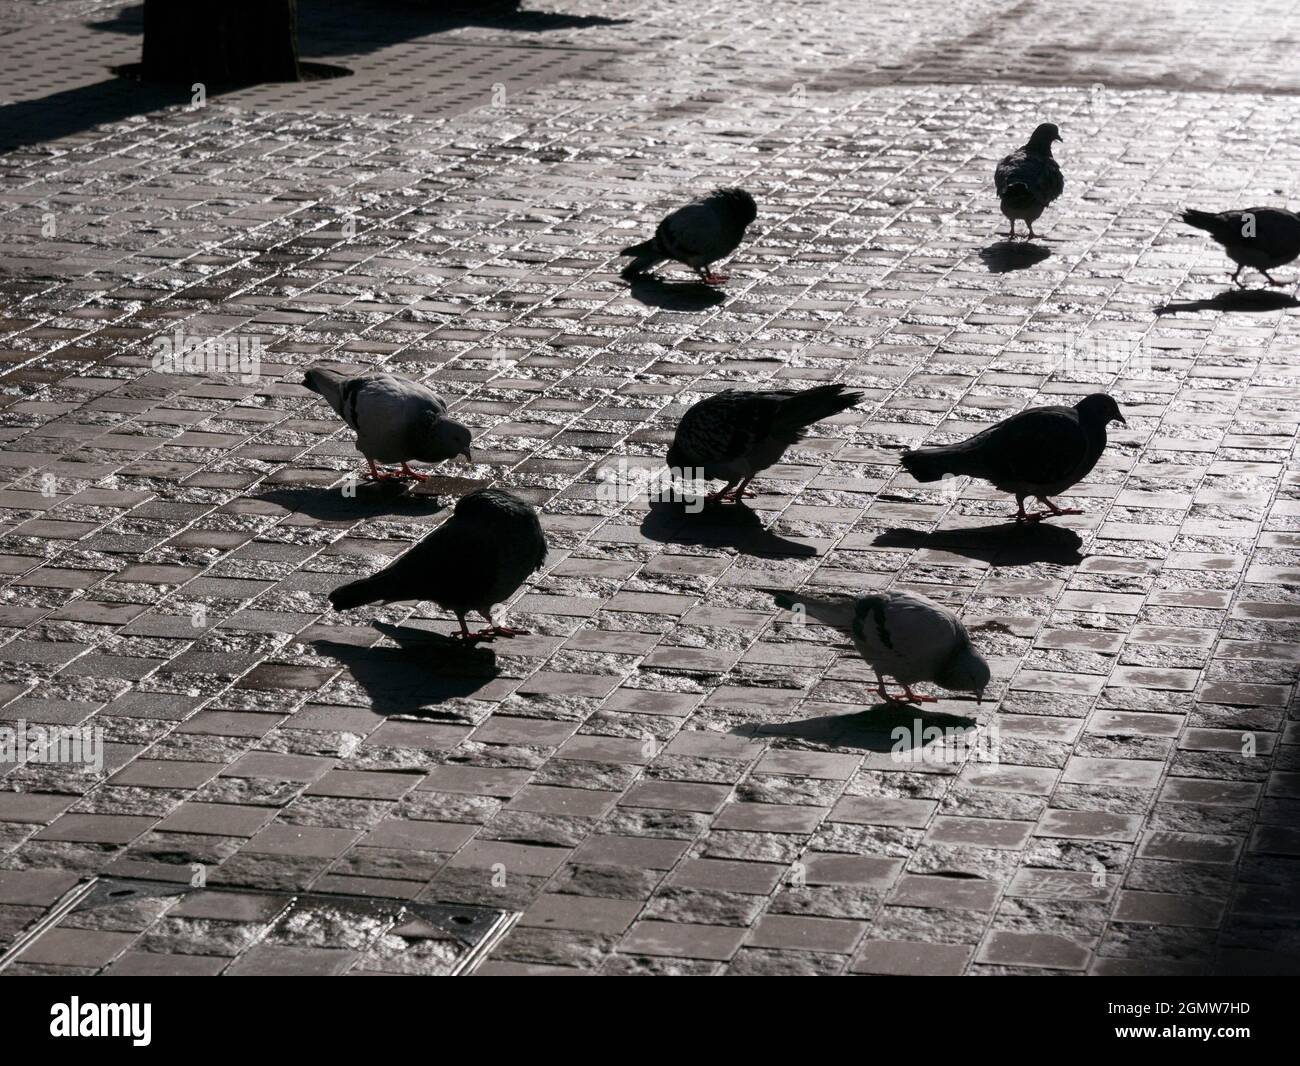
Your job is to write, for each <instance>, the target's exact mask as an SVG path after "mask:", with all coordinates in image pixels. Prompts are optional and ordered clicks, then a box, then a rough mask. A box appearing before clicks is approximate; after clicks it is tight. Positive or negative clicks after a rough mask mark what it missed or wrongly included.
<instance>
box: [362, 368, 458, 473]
mask: <svg viewBox="0 0 1300 1066" xmlns="http://www.w3.org/2000/svg"><path fill="white" fill-rule="evenodd" d="M356 380H357V385H356V387H355V388H353V387H352V386H353V382H348V383H347V384H345V385H344V389H343V418H344V420H345V421H346V422H347V423H348V425H350V426H351V427H352V428H353V429H355V430H356V431H357V447H358V448H359V449H360V450H361V452H362V453H363V454H365V455H373V456H374V457H375V458H380V459H385V460H386V461H389V462H395V461H397V460H399V459H409V458H410V457H411V456H410V455H409V454H407V452H408V448H407V442H408V441H409V440H410V439H411V438H412V437H414V436H416V435H417V434H418V433H419V432H420V430H421V429H422V428H423V427H424V426H426V425H427V423H428V420H429V417H430V416H431V415H432V416H433V417H435V418H441V417H442V416H443V415H445V414H446V413H447V405H446V404H445V403H444V402H443V401H442V399H441V397H439V396H438V394H437V393H435V392H434V391H433V390H432V389H429V388H427V387H426V386H424V385H421V384H420V383H419V382H416V381H408V380H407V379H406V378H400V377H396V376H395V375H392V374H376V375H373V376H371V377H366V378H359V379H356Z"/></svg>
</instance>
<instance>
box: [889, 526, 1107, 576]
mask: <svg viewBox="0 0 1300 1066" xmlns="http://www.w3.org/2000/svg"><path fill="white" fill-rule="evenodd" d="M872 545H873V547H877V548H931V549H933V550H935V551H944V552H951V553H952V554H953V555H963V556H965V557H966V558H967V559H978V560H980V561H982V562H986V563H988V564H989V565H990V566H992V567H995V568H996V567H999V566H1026V565H1029V564H1032V563H1055V564H1058V565H1060V566H1078V565H1079V564H1080V563H1082V562H1083V553H1082V552H1081V551H1080V549H1081V548H1082V547H1083V540H1082V538H1080V536H1079V534H1078V533H1076V532H1075V531H1074V530H1072V529H1067V528H1066V527H1065V526H1054V525H1051V524H1050V523H1048V522H1034V523H1032V524H1027V525H1017V524H1016V523H1015V522H1004V523H1002V524H1000V525H996V526H970V527H967V528H962V529H936V530H934V531H932V532H925V531H923V530H919V529H887V530H885V531H884V532H882V533H880V534H878V535H877V536H876V539H875V540H873V541H872Z"/></svg>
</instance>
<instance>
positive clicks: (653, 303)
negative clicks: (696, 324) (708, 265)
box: [624, 274, 727, 311]
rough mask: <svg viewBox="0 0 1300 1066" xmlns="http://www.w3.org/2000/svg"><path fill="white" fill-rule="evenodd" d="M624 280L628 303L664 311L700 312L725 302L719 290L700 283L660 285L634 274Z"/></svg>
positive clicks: (652, 278)
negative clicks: (640, 304)
mask: <svg viewBox="0 0 1300 1066" xmlns="http://www.w3.org/2000/svg"><path fill="white" fill-rule="evenodd" d="M624 280H625V281H627V282H628V285H629V289H630V291H631V295H632V299H634V300H636V301H638V302H639V303H643V304H645V305H646V306H647V307H660V308H663V309H664V310H665V311H703V310H705V309H706V308H709V307H717V306H718V304H720V303H722V302H723V301H724V300H725V299H726V298H727V297H726V295H725V294H724V293H723V292H722V291H721V290H719V289H718V288H716V287H715V286H712V285H705V284H704V283H703V282H702V281H664V279H663V278H658V277H655V276H654V275H653V274H637V275H635V276H632V277H628V278H625V279H624Z"/></svg>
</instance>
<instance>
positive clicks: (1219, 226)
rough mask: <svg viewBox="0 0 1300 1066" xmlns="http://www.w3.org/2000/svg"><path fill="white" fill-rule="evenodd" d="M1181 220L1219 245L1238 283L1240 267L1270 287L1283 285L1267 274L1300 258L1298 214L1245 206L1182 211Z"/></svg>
mask: <svg viewBox="0 0 1300 1066" xmlns="http://www.w3.org/2000/svg"><path fill="white" fill-rule="evenodd" d="M1183 221H1184V222H1186V223H1187V224H1188V225H1189V226H1195V227H1196V228H1197V229H1203V230H1205V231H1206V232H1207V233H1208V234H1209V235H1210V236H1211V237H1213V238H1214V239H1215V240H1216V241H1218V242H1219V243H1220V244H1221V245H1223V250H1224V251H1225V252H1227V253H1228V258H1230V259H1231V260H1232V261H1233V262H1234V263H1236V264H1237V269H1236V270H1234V271H1233V272H1232V280H1233V281H1235V282H1237V284H1238V285H1240V286H1241V287H1242V288H1245V285H1244V284H1243V283H1242V282H1241V281H1239V280H1238V278H1237V275H1238V274H1240V273H1241V268H1242V267H1250V268H1252V269H1254V270H1258V271H1259V272H1260V273H1261V274H1263V275H1264V277H1265V278H1268V283H1269V284H1270V285H1285V284H1286V282H1283V281H1274V280H1273V279H1272V277H1270V276H1269V273H1268V272H1269V271H1270V270H1272V269H1274V268H1275V267H1280V266H1283V265H1285V264H1286V263H1289V262H1291V260H1293V259H1295V258H1296V257H1297V256H1300V215H1296V214H1293V213H1292V212H1290V211H1283V210H1282V209H1281V208H1279V207H1248V208H1246V210H1245V211H1220V212H1218V213H1217V214H1216V213H1215V212H1213V211H1197V210H1195V209H1191V208H1189V209H1188V210H1186V211H1184V212H1183Z"/></svg>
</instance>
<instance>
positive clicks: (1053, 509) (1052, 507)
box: [1035, 496, 1083, 518]
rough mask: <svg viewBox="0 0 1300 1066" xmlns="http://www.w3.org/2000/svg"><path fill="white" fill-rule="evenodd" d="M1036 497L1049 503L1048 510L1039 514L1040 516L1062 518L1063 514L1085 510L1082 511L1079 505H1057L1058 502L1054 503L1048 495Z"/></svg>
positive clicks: (1078, 512) (1080, 512)
mask: <svg viewBox="0 0 1300 1066" xmlns="http://www.w3.org/2000/svg"><path fill="white" fill-rule="evenodd" d="M1035 499H1037V500H1039V501H1041V502H1042V503H1045V504H1046V505H1047V510H1046V511H1045V512H1044V513H1042V514H1040V515H1039V516H1038V517H1039V518H1060V517H1061V516H1062V515H1067V514H1083V512H1082V511H1080V510H1079V509H1078V508H1077V507H1057V506H1056V504H1054V503H1053V502H1052V501H1051V500H1049V499H1048V498H1047V497H1046V496H1036V497H1035Z"/></svg>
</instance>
